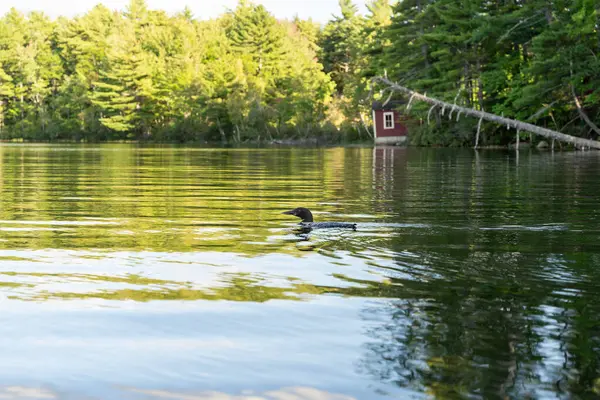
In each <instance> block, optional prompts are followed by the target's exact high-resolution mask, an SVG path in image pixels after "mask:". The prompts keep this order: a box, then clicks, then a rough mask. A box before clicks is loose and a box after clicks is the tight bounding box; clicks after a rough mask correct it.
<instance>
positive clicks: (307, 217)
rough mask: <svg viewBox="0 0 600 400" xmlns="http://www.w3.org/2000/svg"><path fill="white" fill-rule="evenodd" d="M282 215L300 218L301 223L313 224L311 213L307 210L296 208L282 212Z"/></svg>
mask: <svg viewBox="0 0 600 400" xmlns="http://www.w3.org/2000/svg"><path fill="white" fill-rule="evenodd" d="M282 214H286V215H294V216H296V217H298V218H301V219H302V222H313V216H312V213H311V212H310V210H309V209H308V208H304V207H298V208H294V209H293V210H290V211H286V212H283V213H282Z"/></svg>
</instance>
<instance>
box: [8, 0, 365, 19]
mask: <svg viewBox="0 0 600 400" xmlns="http://www.w3.org/2000/svg"><path fill="white" fill-rule="evenodd" d="M146 1H147V3H148V6H149V7H150V8H151V9H160V10H165V11H167V12H168V13H174V12H177V11H181V10H183V9H184V7H185V6H186V5H187V6H189V7H190V8H191V9H192V12H193V13H194V16H195V17H196V18H199V19H207V18H212V17H216V16H218V15H220V14H222V13H223V12H225V11H226V9H227V8H235V6H236V4H237V3H238V1H237V0H146ZM253 2H254V3H257V4H258V3H259V4H263V5H264V6H265V7H266V8H267V10H269V11H270V12H271V13H273V14H274V15H275V16H276V17H277V18H292V17H294V15H296V14H297V15H298V16H299V17H300V18H309V17H312V19H313V20H315V21H317V22H327V20H329V19H330V17H331V15H332V14H340V12H339V6H338V0H254V1H253ZM98 3H102V4H104V5H105V6H106V7H108V8H110V9H117V10H123V9H125V7H126V6H127V4H128V3H129V0H75V1H73V0H52V1H49V0H1V1H0V15H4V14H5V13H6V12H7V11H8V10H9V9H10V8H11V7H15V8H16V9H17V10H19V11H22V12H25V13H26V12H29V11H43V12H44V13H46V14H47V15H49V16H50V17H53V18H55V17H57V16H59V15H64V16H68V17H72V16H74V15H77V14H83V13H85V12H86V11H88V10H89V9H91V8H92V7H93V6H95V5H96V4H98ZM364 3H365V0H355V4H357V5H359V10H360V12H364V11H365V6H364Z"/></svg>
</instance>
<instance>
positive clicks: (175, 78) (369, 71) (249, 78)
mask: <svg viewBox="0 0 600 400" xmlns="http://www.w3.org/2000/svg"><path fill="white" fill-rule="evenodd" d="M598 4H599V3H598V2H597V1H594V0H572V1H568V2H566V1H553V2H548V1H546V0H544V1H542V0H531V1H527V2H525V1H501V2H489V1H482V0H459V1H456V0H403V1H400V2H390V1H389V0H369V1H367V3H366V13H365V14H364V15H363V14H362V13H360V12H359V9H358V7H357V5H356V3H355V2H353V0H339V12H338V13H335V14H334V15H332V16H331V19H330V20H329V21H328V22H327V23H326V24H324V25H320V24H318V23H315V22H314V21H312V20H302V19H300V18H298V17H296V18H293V19H292V20H278V19H277V18H275V17H274V16H273V15H272V14H271V13H270V12H269V11H268V10H267V9H266V8H265V7H264V6H262V5H256V4H253V3H251V2H249V1H248V0H240V2H239V3H238V5H237V6H236V7H235V8H234V9H232V10H229V11H228V12H226V13H224V14H223V15H221V16H220V17H219V18H216V19H212V20H198V19H195V18H194V15H193V14H192V12H191V10H190V9H189V8H186V9H184V10H182V11H181V12H179V13H176V14H174V15H168V14H166V13H165V12H163V11H160V10H151V9H149V8H148V6H147V4H146V2H145V1H144V0H131V2H130V4H129V6H128V7H127V8H126V9H125V10H123V11H111V10H109V9H108V8H106V7H104V6H102V5H99V6H96V7H95V8H93V9H91V10H90V11H89V12H87V13H86V14H84V15H81V16H78V17H75V18H71V19H69V18H64V17H61V18H58V19H56V20H51V19H50V18H48V17H47V16H45V15H44V14H43V13H40V12H32V13H29V14H27V15H25V14H22V13H20V12H18V11H17V10H15V9H11V10H10V11H9V12H8V13H6V14H5V15H4V16H3V17H2V18H1V19H0V139H11V138H23V139H31V140H55V139H67V140H72V139H76V140H77V139H85V140H125V139H154V140H168V141H189V140H226V141H244V140H257V139H273V138H284V137H302V138H305V137H309V136H323V135H329V136H330V137H331V138H337V139H339V138H357V137H362V138H363V139H366V138H368V137H369V135H371V133H370V132H369V127H370V124H371V121H370V115H371V113H370V111H371V109H370V101H369V100H370V98H369V96H368V94H369V93H370V92H371V90H372V89H373V88H371V87H370V79H371V78H372V77H373V76H376V75H386V76H388V77H389V78H390V79H392V80H394V81H396V82H398V83H401V84H402V85H403V86H406V87H409V88H411V89H413V90H416V91H420V92H427V94H428V95H429V96H433V97H436V98H439V99H441V100H444V101H450V102H454V101H456V102H457V104H459V105H462V106H465V107H472V108H475V109H477V110H485V111H488V112H492V113H496V114H499V115H504V116H506V117H510V118H514V119H518V120H522V121H526V122H530V123H534V124H537V125H540V126H543V127H547V128H550V129H554V130H558V131H562V132H564V133H568V134H571V135H575V136H580V137H585V138H592V139H595V138H596V137H597V136H599V135H600V128H598V126H597V123H596V122H595V121H597V120H598V116H599V115H600V102H599V99H600V85H599V83H600V82H599V80H600V62H599V61H598V54H600V29H599V26H600V6H599V5H598ZM376 93H377V92H376ZM376 96H377V95H376ZM426 113H427V108H423V107H422V106H415V107H414V113H413V114H412V115H413V117H414V120H415V123H414V126H411V128H410V132H411V134H410V138H411V140H412V141H413V142H414V143H417V144H458V145H470V144H472V142H473V140H474V131H475V129H476V128H475V127H476V124H473V123H472V121H465V120H461V121H458V122H457V121H448V120H447V119H446V118H441V116H440V115H437V112H436V113H434V114H435V118H434V121H436V122H435V123H433V124H431V125H427V124H423V123H422V121H423V119H424V115H426ZM511 140H514V133H510V132H507V131H506V130H505V129H504V128H501V127H492V126H489V127H486V128H484V129H483V137H482V144H486V143H487V144H497V143H504V144H505V143H507V142H510V141H511Z"/></svg>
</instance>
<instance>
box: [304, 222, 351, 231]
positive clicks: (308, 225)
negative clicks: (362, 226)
mask: <svg viewBox="0 0 600 400" xmlns="http://www.w3.org/2000/svg"><path fill="white" fill-rule="evenodd" d="M300 225H302V226H303V227H306V228H311V229H327V228H348V229H353V230H356V224H354V223H348V222H300Z"/></svg>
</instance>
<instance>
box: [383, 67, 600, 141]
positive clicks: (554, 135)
mask: <svg viewBox="0 0 600 400" xmlns="http://www.w3.org/2000/svg"><path fill="white" fill-rule="evenodd" d="M372 81H373V82H376V81H379V82H381V83H383V84H385V85H387V86H388V87H389V88H391V89H392V90H395V91H397V92H401V93H404V94H407V95H409V96H413V97H414V99H416V100H421V101H423V102H425V103H428V104H431V105H437V106H442V114H443V112H444V109H445V108H446V107H451V106H452V105H451V104H450V103H446V102H445V101H441V100H437V99H434V98H431V97H427V96H424V95H422V94H420V93H417V92H415V91H414V90H410V89H408V88H406V87H404V86H400V85H398V84H396V83H394V82H392V81H390V80H389V79H386V78H383V77H375V78H373V79H372ZM456 109H458V110H460V111H461V112H462V113H463V114H465V115H469V116H472V117H477V118H481V119H485V120H486V121H490V122H495V123H497V124H500V125H504V126H507V127H513V128H516V129H518V130H519V131H525V132H531V133H535V134H536V135H540V136H543V137H545V138H550V139H555V140H558V141H561V142H566V143H572V144H574V145H576V146H579V147H589V148H594V149H600V141H597V140H589V139H583V138H578V137H575V136H571V135H566V134H564V133H561V132H557V131H553V130H551V129H547V128H542V127H540V126H536V125H533V124H529V123H527V122H522V121H517V120H514V119H510V118H505V117H500V116H498V115H495V114H492V113H488V112H485V111H479V110H474V109H472V108H466V107H458V106H457V108H456Z"/></svg>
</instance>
